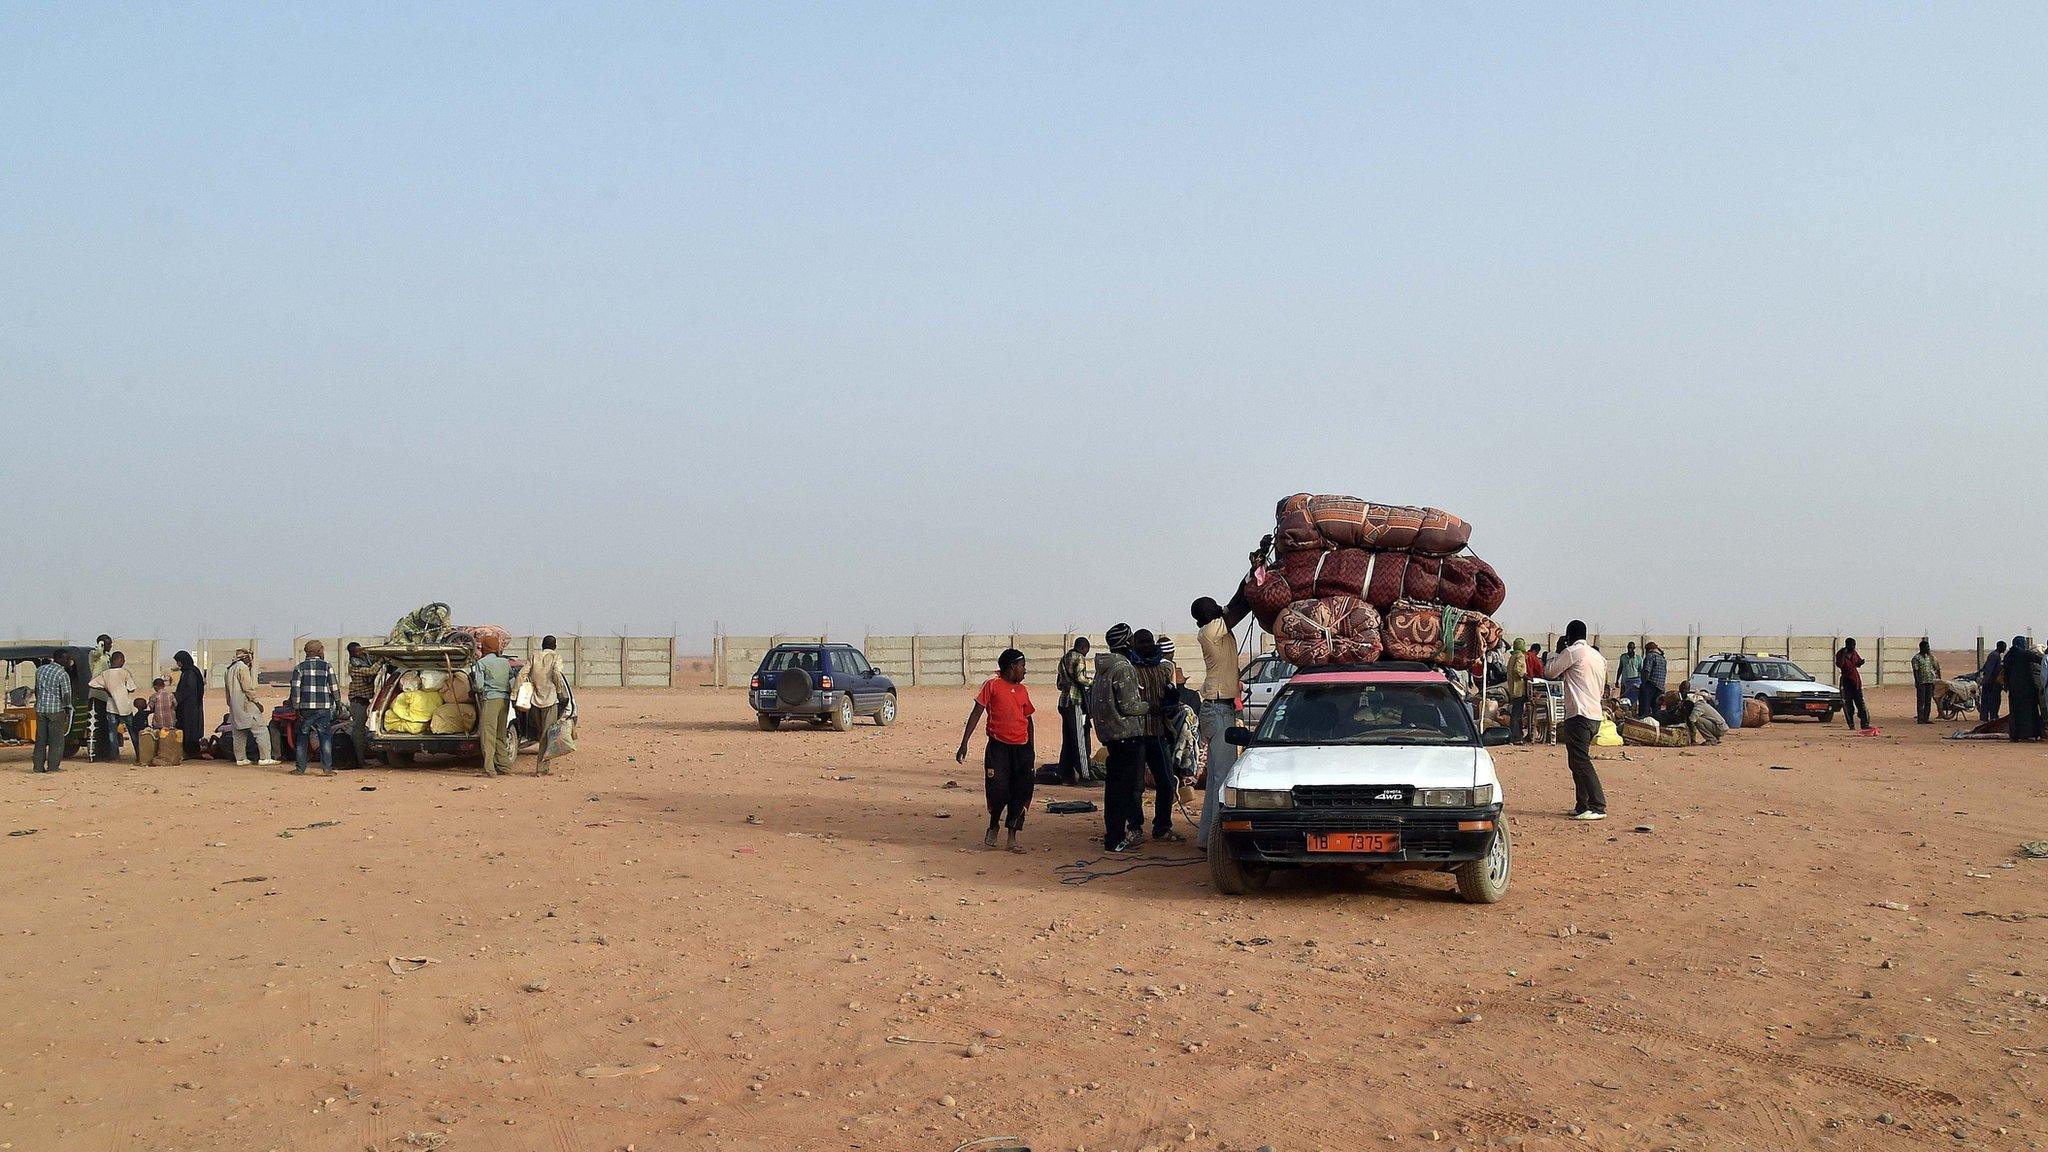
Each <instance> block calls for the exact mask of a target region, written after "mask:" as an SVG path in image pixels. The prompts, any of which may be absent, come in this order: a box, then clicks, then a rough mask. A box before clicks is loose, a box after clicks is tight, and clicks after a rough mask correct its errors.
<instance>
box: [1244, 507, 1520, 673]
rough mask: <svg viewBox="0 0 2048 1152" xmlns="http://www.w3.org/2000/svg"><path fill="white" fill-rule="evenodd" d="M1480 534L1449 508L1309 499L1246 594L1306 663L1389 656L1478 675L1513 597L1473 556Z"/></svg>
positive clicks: (1269, 543)
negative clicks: (1497, 616) (1498, 619)
mask: <svg viewBox="0 0 2048 1152" xmlns="http://www.w3.org/2000/svg"><path fill="white" fill-rule="evenodd" d="M1471 538H1472V526H1471V525H1469V524H1467V523H1466V522H1465V521H1464V520H1462V519H1460V518H1459V517H1457V516H1453V515H1452V514H1450V513H1449V512H1445V511H1443V510H1442V509H1439V508H1415V507H1410V506H1407V505H1400V504H1374V503H1371V502H1370V501H1366V500H1360V499H1358V498H1357V497H1355V496H1312V495H1309V494H1308V493H1297V494H1296V495H1293V496H1289V497H1287V498H1286V499H1285V500H1282V501H1280V505H1279V507H1278V508H1277V509H1276V510H1275V512H1274V530H1273V534H1272V535H1271V536H1269V537H1267V538H1266V540H1265V541H1263V542H1262V543H1261V549H1260V553H1261V559H1260V561H1259V562H1258V563H1257V564H1256V565H1255V566H1254V567H1253V569H1252V572H1251V574H1250V575H1248V576H1246V577H1245V583H1244V587H1243V592H1244V594H1245V599H1246V601H1247V602H1248V603H1249V604H1250V605H1251V609H1252V614H1253V615H1254V616H1256V617H1257V618H1258V621H1259V623H1260V625H1262V626H1263V627H1265V629H1266V630H1267V631H1269V632H1271V633H1273V636H1274V639H1275V640H1276V641H1277V642H1278V644H1277V646H1278V649H1279V652H1280V657H1281V658H1282V659H1284V660H1286V661H1287V662H1288V663H1290V664H1294V665H1296V666H1297V667H1316V666H1319V665H1328V664H1348V663H1368V662H1371V661H1372V660H1376V659H1379V658H1381V657H1382V656H1385V657H1387V658H1390V659H1396V660H1420V661H1425V662H1427V663H1431V664H1436V665H1439V666H1442V667H1445V668H1461V669H1467V670H1470V669H1473V668H1476V667H1477V665H1478V664H1479V662H1480V661H1481V660H1483V659H1484V658H1485V655H1486V653H1487V652H1489V651H1491V650H1492V649H1493V648H1494V647H1495V646H1497V645H1498V644H1499V643H1500V641H1501V630H1500V626H1499V625H1498V624H1495V623H1494V622H1493V619H1492V616H1493V614H1494V613H1495V612H1497V611H1499V610H1500V606H1501V604H1502V603H1503V602H1505V601H1506V600H1507V585H1506V583H1505V582H1503V581H1502V580H1501V578H1500V574H1499V573H1498V572H1495V571H1494V569H1493V565H1491V564H1488V563H1487V562H1486V561H1484V560H1481V559H1480V558H1479V557H1477V556H1474V555H1471V554H1470V553H1469V552H1467V551H1466V550H1465V548H1466V544H1467V543H1468V542H1469V541H1470V540H1471Z"/></svg>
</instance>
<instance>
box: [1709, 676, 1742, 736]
mask: <svg viewBox="0 0 2048 1152" xmlns="http://www.w3.org/2000/svg"><path fill="white" fill-rule="evenodd" d="M1714 711H1716V712H1719V713H1720V714H1721V719H1723V720H1726V721H1727V722H1728V726H1729V727H1730V728H1740V727H1742V681H1740V680H1723V681H1721V683H1720V684H1719V685H1717V686H1716V687H1715V688H1714Z"/></svg>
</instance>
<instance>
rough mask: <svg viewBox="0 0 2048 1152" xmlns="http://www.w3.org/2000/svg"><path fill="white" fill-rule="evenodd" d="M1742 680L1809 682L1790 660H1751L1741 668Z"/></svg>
mask: <svg viewBox="0 0 2048 1152" xmlns="http://www.w3.org/2000/svg"><path fill="white" fill-rule="evenodd" d="M1742 678H1743V679H1744V680H1811V679H1813V677H1811V676H1808V675H1807V674H1806V673H1805V672H1803V671H1801V670H1800V668H1799V665H1797V664H1794V663H1792V662H1791V661H1790V660H1751V661H1749V662H1747V663H1746V664H1744V665H1743V667H1742Z"/></svg>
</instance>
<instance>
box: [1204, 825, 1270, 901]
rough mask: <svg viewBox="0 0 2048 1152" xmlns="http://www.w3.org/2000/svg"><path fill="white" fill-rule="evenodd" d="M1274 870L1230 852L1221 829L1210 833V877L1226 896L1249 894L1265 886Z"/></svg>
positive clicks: (1217, 888)
mask: <svg viewBox="0 0 2048 1152" xmlns="http://www.w3.org/2000/svg"><path fill="white" fill-rule="evenodd" d="M1272 876H1273V871H1272V869H1270V868H1267V867H1264V866H1263V865H1259V864H1246V863H1244V862H1243V861H1240V860H1239V859H1238V858H1237V857H1235V856H1232V855H1231V854H1230V845H1229V844H1228V843H1227V842H1226V840H1225V838H1224V835H1223V833H1222V831H1221V830H1217V831H1213V832H1211V833H1210V834H1209V879H1210V881H1211V882H1213V883H1214V884H1215V885H1216V890H1217V891H1218V892H1221V893H1223V894H1224V895H1225V896H1249V895H1251V894H1252V893H1254V892H1257V891H1260V890H1262V889H1264V888H1265V886H1266V881H1268V880H1270V879H1272Z"/></svg>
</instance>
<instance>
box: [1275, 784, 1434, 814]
mask: <svg viewBox="0 0 2048 1152" xmlns="http://www.w3.org/2000/svg"><path fill="white" fill-rule="evenodd" d="M1414 799H1415V790H1414V789H1413V788H1410V787H1409V786H1407V785H1405V784H1387V785H1375V784H1366V785H1359V784H1340V785H1314V786H1310V785H1303V786H1300V787H1297V788H1295V789H1294V806H1295V807H1296V808H1310V809H1325V808H1406V807H1408V806H1409V805H1410V804H1412V803H1414Z"/></svg>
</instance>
